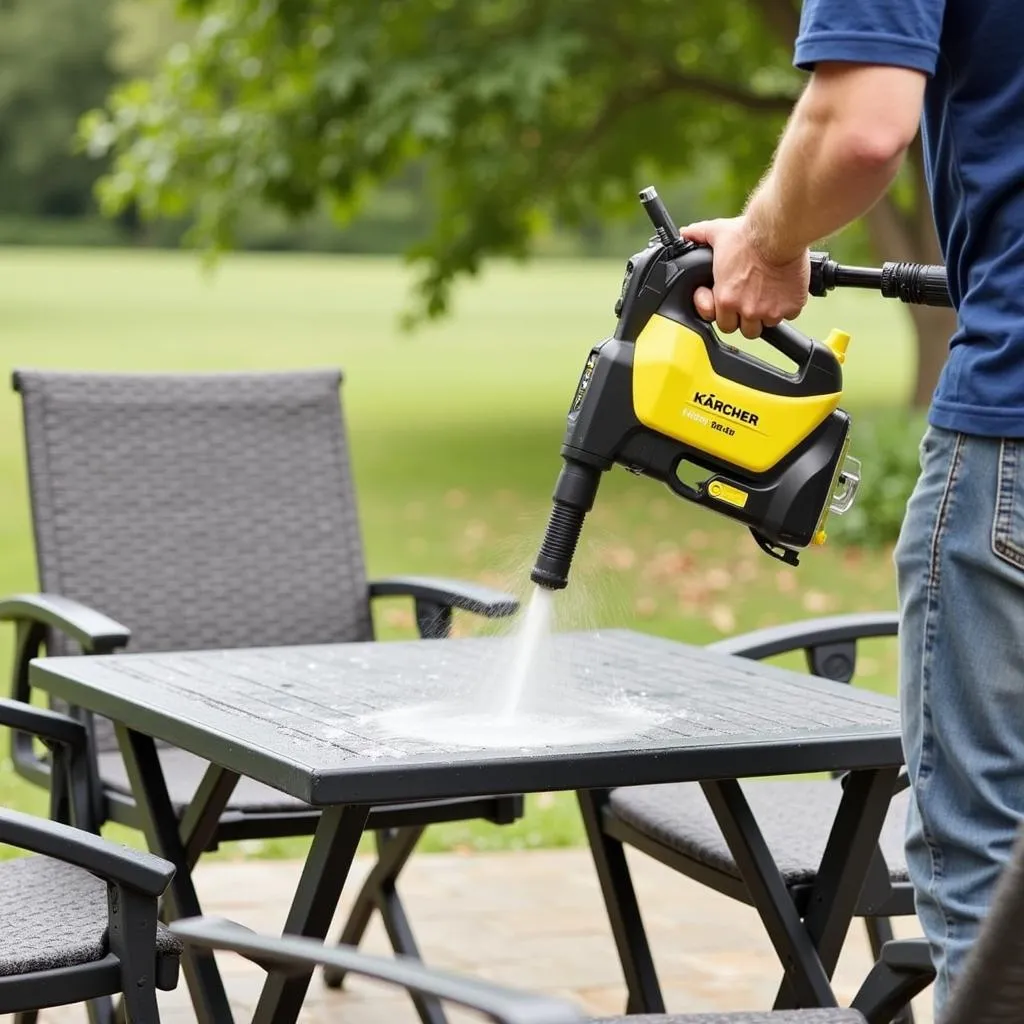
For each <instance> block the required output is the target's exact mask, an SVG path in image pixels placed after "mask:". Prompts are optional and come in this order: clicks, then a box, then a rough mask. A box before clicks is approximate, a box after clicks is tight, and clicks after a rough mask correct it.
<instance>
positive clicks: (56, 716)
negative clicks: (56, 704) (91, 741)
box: [0, 698, 87, 750]
mask: <svg viewBox="0 0 1024 1024" xmlns="http://www.w3.org/2000/svg"><path fill="white" fill-rule="evenodd" d="M0 725H2V726H6V727H7V728H8V729H15V730H17V731H18V732H28V733H32V734H33V735H34V736H38V737H39V739H41V740H43V741H46V742H50V743H62V744H64V746H66V747H71V748H73V749H76V750H84V749H85V745H86V740H87V733H86V731H85V726H84V725H82V723H81V722H76V721H75V719H73V718H71V717H70V716H68V715H62V714H61V713H60V712H58V711H48V710H46V709H44V708H37V707H33V706H32V705H31V704H26V703H25V702H24V701H20V700H8V699H7V698H0Z"/></svg>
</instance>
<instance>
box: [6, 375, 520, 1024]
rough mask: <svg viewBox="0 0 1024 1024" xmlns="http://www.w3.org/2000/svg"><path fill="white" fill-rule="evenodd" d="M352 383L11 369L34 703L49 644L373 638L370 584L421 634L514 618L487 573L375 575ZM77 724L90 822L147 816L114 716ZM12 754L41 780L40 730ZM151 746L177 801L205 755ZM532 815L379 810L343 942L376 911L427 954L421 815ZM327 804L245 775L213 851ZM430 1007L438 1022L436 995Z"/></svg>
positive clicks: (142, 645)
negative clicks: (349, 395)
mask: <svg viewBox="0 0 1024 1024" xmlns="http://www.w3.org/2000/svg"><path fill="white" fill-rule="evenodd" d="M341 381H342V375H341V373H340V371H338V370H310V371H299V372H290V373H277V372H273V373H271V372H267V373H262V372H253V373H224V374H198V375H192V374H98V373H63V372H45V371H31V372H22V371H19V372H16V373H15V375H14V386H15V389H16V390H17V391H18V392H19V393H20V395H21V399H22V408H23V419H24V432H25V442H26V448H27V462H28V481H29V493H30V497H31V509H32V523H33V527H34V532H35V547H36V562H37V570H38V578H39V587H40V591H41V593H39V594H34V595H15V596H13V597H11V598H9V599H7V600H6V601H3V602H0V619H8V620H13V621H14V622H15V623H16V624H17V629H18V644H17V652H16V658H15V664H14V674H13V693H12V696H13V697H14V698H15V699H17V700H21V701H26V702H27V701H29V700H30V699H31V694H30V692H29V684H28V664H29V661H30V660H31V659H32V658H33V657H34V656H36V655H37V654H38V653H39V650H40V647H41V645H45V647H46V649H47V651H48V653H50V654H52V655H61V654H74V653H80V652H84V653H92V654H105V653H111V652H115V651H118V650H120V649H122V648H128V649H129V650H131V651H132V652H153V651H166V650H194V649H199V648H235V647H259V646H264V647H266V646H277V645H285V644H320V643H342V642H349V641H366V640H372V639H373V638H374V629H373V622H372V614H371V602H372V600H373V599H374V598H377V597H393V596H403V595H404V596H407V597H409V598H411V599H412V600H413V602H414V607H415V616H416V622H417V624H418V627H419V632H420V635H421V636H423V637H424V638H434V637H441V636H444V635H446V634H447V632H448V631H449V629H450V625H451V621H452V614H453V609H461V610H465V611H468V612H472V613H476V614H481V615H484V616H490V617H500V616H508V615H511V614H513V613H514V612H515V611H516V610H517V603H516V600H515V599H514V598H513V597H510V596H509V595H507V594H504V593H500V592H496V591H494V590H492V589H490V588H485V587H481V586H477V585H473V584H468V583H462V582H459V581H455V580H448V579H425V578H418V577H401V578H391V579H385V580H379V581H369V580H368V579H367V577H366V573H365V568H364V553H363V546H362V541H361V534H360V527H359V521H358V513H357V507H356V500H355V494H354V488H353V481H352V475H351V469H350V461H349V452H348V445H347V438H346V431H345V425H344V420H343V416H342V407H341V395H340V388H341ZM56 706H57V707H58V708H59V704H58V705H56ZM77 713H78V712H77V710H76V714H77ZM84 720H85V721H86V724H87V725H88V728H89V734H90V758H89V779H90V799H91V804H92V810H93V816H94V820H95V823H96V825H97V827H98V826H99V825H101V824H102V823H103V822H106V821H116V822H119V823H121V824H123V825H127V826H130V827H133V828H137V827H139V820H138V815H137V809H136V806H135V803H134V800H133V798H132V794H131V792H130V787H129V784H128V778H127V773H126V771H125V767H124V764H123V762H122V760H121V756H120V753H119V751H118V748H117V743H116V740H115V738H114V735H113V729H112V727H111V723H109V722H108V721H106V720H103V719H100V718H93V716H85V718H84ZM12 754H13V759H14V764H15V767H16V769H17V771H18V772H19V773H20V774H21V775H23V776H24V777H25V778H27V779H29V780H31V781H32V782H35V783H37V784H39V785H43V786H46V785H48V784H49V780H50V769H49V765H48V763H47V762H46V760H45V759H41V758H40V757H38V756H37V754H36V753H35V751H34V750H33V748H32V745H31V743H28V742H25V740H24V739H16V741H15V743H14V745H13V751H12ZM160 757H161V761H162V763H163V767H164V772H165V775H166V778H167V780H168V786H169V790H170V795H171V798H172V801H173V802H174V804H175V806H176V808H177V809H178V810H179V813H181V812H183V810H184V809H185V808H186V807H187V805H188V803H189V802H190V800H191V798H192V796H193V794H194V793H195V791H196V788H197V786H198V785H199V782H200V780H201V779H202V777H203V773H204V771H205V769H206V765H205V764H204V763H202V762H200V761H199V760H198V759H196V758H195V757H193V756H191V755H189V754H188V753H186V752H184V751H181V750H178V749H175V748H171V747H168V746H166V745H164V746H162V747H161V749H160ZM522 812H523V800H522V797H521V796H517V795H510V796H501V797H490V798H485V799H459V800H447V801H443V802H419V803H415V804H407V805H402V806H392V807H380V808H374V809H373V811H372V812H371V815H370V819H369V825H368V828H369V829H372V830H373V831H375V833H376V838H377V845H378V851H379V853H378V861H377V863H376V865H375V866H374V869H373V870H372V872H371V874H370V876H369V878H368V879H367V881H366V883H365V886H364V888H363V889H362V891H361V892H360V894H359V897H358V899H357V901H356V903H355V906H354V908H353V910H352V913H351V915H350V917H349V919H348V922H347V925H346V927H345V929H344V932H343V936H342V938H343V940H344V941H345V942H346V943H349V944H353V945H354V944H358V943H359V941H360V939H361V937H362V935H363V932H364V931H365V929H366V927H367V925H368V923H369V921H370V920H371V918H372V914H373V911H374V909H375V908H376V909H378V910H379V911H380V912H381V914H382V917H383V920H384V923H385V925H386V927H387V930H388V933H389V935H390V938H391V941H392V943H393V944H394V946H395V949H396V950H397V951H399V952H403V953H406V954H410V955H418V953H417V949H416V943H415V940H414V938H413V934H412V931H411V929H410V926H409V922H408V920H407V918H406V915H405V912H404V909H403V907H402V904H401V901H400V899H399V897H398V894H397V892H396V887H395V883H396V879H397V877H398V875H399V873H400V871H401V870H402V868H403V867H404V865H405V863H406V862H407V860H408V858H409V856H410V855H411V854H412V852H413V850H414V848H415V846H416V843H417V842H418V840H419V838H420V836H421V834H422V832H423V830H424V829H425V828H426V827H427V826H429V825H431V824H434V823H438V822H445V821H454V820H469V819H483V820H487V821H490V822H494V823H496V824H499V825H500V824H509V823H511V822H513V821H515V820H517V819H518V818H520V817H521V816H522ZM318 818H319V812H318V811H316V810H315V809H314V808H311V807H309V806H308V805H306V804H303V803H300V802H298V801H296V800H293V799H291V798H289V797H287V796H285V795H283V794H281V793H278V792H276V791H274V790H271V789H269V788H266V787H264V786H262V785H260V784H258V783H256V782H253V781H252V780H245V779H242V780H240V781H239V783H238V785H237V787H236V789H235V791H234V793H233V795H232V797H231V798H230V800H229V802H228V804H227V807H226V809H225V811H224V813H223V815H222V817H221V819H220V822H219V826H218V828H217V830H216V832H215V834H214V835H213V836H212V838H211V840H210V842H209V844H207V848H208V849H214V848H216V847H217V846H218V845H219V844H220V843H224V842H230V841H233V840H240V839H256V838H270V837H279V836H290V835H308V834H311V833H312V832H313V830H314V829H315V827H316V823H317V820H318ZM200 853H201V851H199V850H196V851H194V856H195V857H196V858H198V856H199V855H200ZM327 980H328V983H330V984H338V983H340V980H341V979H340V977H337V976H334V977H331V978H328V979H327ZM419 1010H420V1013H421V1016H423V1019H424V1020H433V1021H436V1020H438V1019H439V1018H438V1016H437V1013H436V1008H435V1007H432V1006H427V1005H419Z"/></svg>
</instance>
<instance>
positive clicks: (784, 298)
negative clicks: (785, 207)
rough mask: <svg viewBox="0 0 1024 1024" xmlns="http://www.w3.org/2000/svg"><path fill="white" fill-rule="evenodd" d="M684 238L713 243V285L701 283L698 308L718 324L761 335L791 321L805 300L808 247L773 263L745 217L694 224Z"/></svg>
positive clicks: (747, 334)
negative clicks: (767, 329) (782, 322)
mask: <svg viewBox="0 0 1024 1024" xmlns="http://www.w3.org/2000/svg"><path fill="white" fill-rule="evenodd" d="M679 233H680V235H682V237H683V238H686V239H689V240H690V241H691V242H698V243H700V244H703V245H709V246H711V248H712V250H713V253H714V255H713V264H712V266H713V273H714V277H715V285H714V290H711V289H708V288H698V289H697V291H696V293H695V294H694V297H693V301H694V305H695V306H696V307H697V312H698V313H699V314H700V315H701V316H702V317H703V318H704V319H705V320H708V321H714V322H715V323H716V324H717V325H718V327H719V329H720V330H721V331H723V332H724V333H726V334H732V332H733V331H735V330H737V329H739V331H740V332H741V333H742V334H743V336H744V337H745V338H757V337H759V336H760V334H761V332H762V331H763V330H764V328H765V327H774V326H776V324H778V323H780V322H781V321H783V320H792V319H793V318H795V317H796V316H798V315H799V314H800V311H801V310H802V309H803V308H804V306H805V305H806V304H807V297H808V292H807V289H808V286H809V283H810V259H809V254H808V251H807V250H804V252H803V253H802V254H801V255H800V256H797V257H796V258H795V259H790V260H787V261H786V262H784V263H775V262H770V261H769V259H767V258H766V257H765V256H764V255H763V254H762V253H761V251H760V250H759V249H758V247H757V245H756V244H755V241H754V237H753V233H752V231H751V230H750V224H749V221H748V219H747V218H746V217H733V218H730V219H726V220H708V221H701V222H700V223H697V224H690V225H688V226H687V227H685V228H683V229H682V230H681V231H680V232H679Z"/></svg>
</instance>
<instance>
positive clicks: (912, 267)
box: [881, 263, 953, 306]
mask: <svg viewBox="0 0 1024 1024" xmlns="http://www.w3.org/2000/svg"><path fill="white" fill-rule="evenodd" d="M881 292H882V294H883V295H884V296H885V297H886V298H887V299H900V300H901V301H902V302H909V303H912V304H913V305H915V306H952V305H953V300H952V299H951V298H950V294H949V281H948V279H947V276H946V268H945V267H936V266H928V265H926V264H923V263H886V264H884V265H883V266H882V281H881Z"/></svg>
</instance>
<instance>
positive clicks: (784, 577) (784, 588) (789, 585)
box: [775, 569, 797, 594]
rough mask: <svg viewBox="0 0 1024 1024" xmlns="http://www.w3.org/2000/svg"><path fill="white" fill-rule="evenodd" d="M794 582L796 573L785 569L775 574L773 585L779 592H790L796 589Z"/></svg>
mask: <svg viewBox="0 0 1024 1024" xmlns="http://www.w3.org/2000/svg"><path fill="white" fill-rule="evenodd" d="M796 584H797V579H796V575H795V574H794V573H792V572H790V571H788V570H786V569H783V570H781V571H780V572H777V573H776V574H775V586H776V587H778V588H779V592H780V593H783V594H792V593H793V591H794V590H796Z"/></svg>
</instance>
